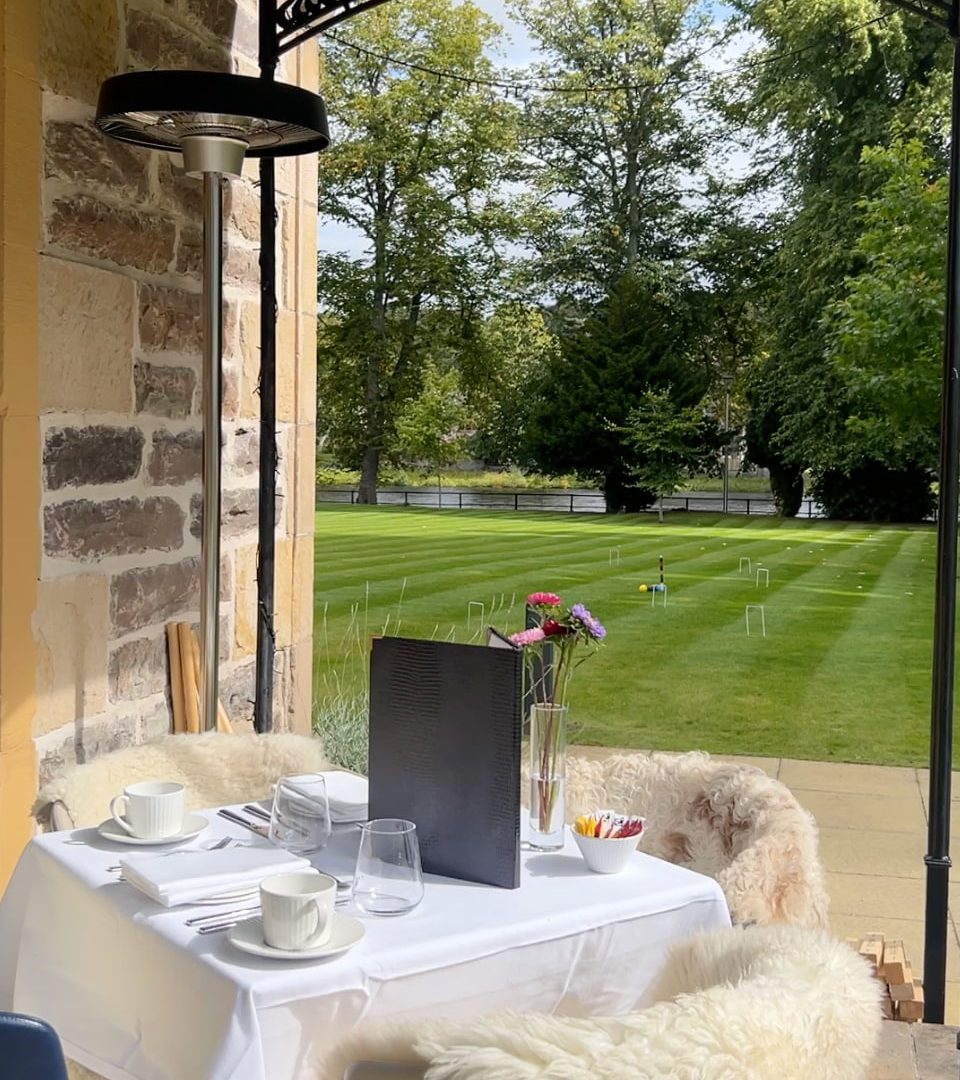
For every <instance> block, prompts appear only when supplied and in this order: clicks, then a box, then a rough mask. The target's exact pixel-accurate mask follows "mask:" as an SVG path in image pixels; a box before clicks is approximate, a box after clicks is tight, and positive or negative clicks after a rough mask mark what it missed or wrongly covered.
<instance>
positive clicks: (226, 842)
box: [107, 836, 240, 874]
mask: <svg viewBox="0 0 960 1080" xmlns="http://www.w3.org/2000/svg"><path fill="white" fill-rule="evenodd" d="M234 840H235V837H233V836H222V837H221V838H220V839H219V840H216V841H214V843H212V844H209V845H207V846H206V847H203V846H201V847H200V849H199V850H201V851H219V850H220V849H221V848H225V847H229V846H230V844H232V843H234ZM236 843H237V844H239V843H240V841H239V840H237V841H236ZM179 854H180V852H179V851H165V852H164V853H163V854H162V855H158V856H157V858H158V859H166V858H168V857H169V856H170V855H179ZM119 870H120V864H119V863H117V865H116V866H108V867H107V871H108V873H112V874H115V873H117V872H118V871H119Z"/></svg>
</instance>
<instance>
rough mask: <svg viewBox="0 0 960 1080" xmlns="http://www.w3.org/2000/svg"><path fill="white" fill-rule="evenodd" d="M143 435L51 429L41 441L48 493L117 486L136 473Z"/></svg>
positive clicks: (96, 428) (101, 428)
mask: <svg viewBox="0 0 960 1080" xmlns="http://www.w3.org/2000/svg"><path fill="white" fill-rule="evenodd" d="M142 458H143V432H142V431H141V430H140V429H139V428H133V427H108V426H106V425H102V424H94V425H92V426H90V427H62V428H51V429H50V430H49V431H48V432H47V435H46V438H45V439H44V445H43V470H44V483H45V485H46V488H47V490H48V491H57V490H59V489H60V488H63V487H71V486H72V487H80V486H82V485H84V484H117V483H120V482H122V481H124V480H131V479H133V477H135V476H136V475H137V473H139V472H140V464H141V461H142Z"/></svg>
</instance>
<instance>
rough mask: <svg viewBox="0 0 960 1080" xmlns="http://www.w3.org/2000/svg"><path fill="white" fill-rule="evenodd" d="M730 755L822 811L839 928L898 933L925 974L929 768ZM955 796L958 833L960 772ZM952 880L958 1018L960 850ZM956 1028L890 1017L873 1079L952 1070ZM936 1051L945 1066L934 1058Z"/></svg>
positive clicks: (824, 852)
mask: <svg viewBox="0 0 960 1080" xmlns="http://www.w3.org/2000/svg"><path fill="white" fill-rule="evenodd" d="M574 752H575V753H577V754H581V755H583V756H585V757H598V758H599V757H606V756H608V755H610V754H612V753H618V752H619V753H622V752H623V751H614V750H608V749H607V748H601V747H576V748H574ZM724 760H728V761H740V762H743V763H744V764H748V765H756V766H758V767H759V768H761V769H763V770H764V771H765V772H767V773H769V775H770V776H773V777H776V778H777V779H779V780H781V781H782V782H783V783H784V784H786V785H787V787H789V788H790V790H791V791H792V792H793V793H794V795H796V797H797V798H798V799H799V800H800V802H801V803H802V804H803V805H804V806H805V807H806V808H807V809H808V810H809V811H810V812H811V813H812V814H813V816H814V817H815V818H816V820H817V825H818V827H819V830H820V857H821V859H822V861H823V866H824V869H825V870H826V874H827V888H828V890H829V892H830V925H831V928H832V929H833V931H834V933H836V934H837V936H838V937H844V938H846V937H861V936H862V935H864V934H866V933H868V932H870V931H873V930H876V931H880V932H882V933H883V934H885V935H886V936H887V937H892V938H899V939H901V940H902V941H903V943H904V948H905V950H906V953H907V957H908V958H909V960H910V961H911V963H912V964H913V969H914V974H915V975H916V976H917V978H921V979H922V978H923V912H924V889H925V876H924V873H925V867H924V865H923V856H924V853H925V849H926V839H927V804H926V801H927V787H928V770H926V769H914V768H905V767H895V766H883V765H849V764H844V763H837V762H823V761H793V760H791V759H789V758H764V757H733V758H731V757H725V758H724ZM952 796H953V801H952V806H951V832H952V834H953V835H958V833H957V830H958V829H960V773H958V772H955V773H954V774H953V786H952ZM950 884H951V893H952V895H953V896H954V904H953V905H952V906H951V909H950V926H949V936H948V941H947V995H946V1016H945V1021H946V1023H947V1024H948V1025H960V934H958V919H960V860H958V864H957V865H955V866H954V867H953V869H952V870H951V874H950ZM955 1038H956V1036H955V1033H954V1032H950V1031H948V1030H947V1029H945V1028H934V1027H924V1026H923V1025H919V1024H904V1023H888V1024H884V1043H883V1050H882V1053H881V1054H880V1055H879V1057H878V1066H877V1068H876V1070H875V1071H874V1072H873V1073H872V1074H871V1080H914V1078H915V1077H919V1078H921V1080H940V1078H941V1077H944V1078H946V1077H949V1078H950V1080H956V1078H957V1075H958V1065H960V1056H958V1054H957V1051H956V1048H955ZM938 1060H939V1061H940V1062H942V1065H941V1066H936V1065H935V1064H934V1062H935V1061H938ZM880 1062H882V1064H880ZM911 1062H912V1063H913V1064H912V1065H911ZM921 1070H922V1071H921Z"/></svg>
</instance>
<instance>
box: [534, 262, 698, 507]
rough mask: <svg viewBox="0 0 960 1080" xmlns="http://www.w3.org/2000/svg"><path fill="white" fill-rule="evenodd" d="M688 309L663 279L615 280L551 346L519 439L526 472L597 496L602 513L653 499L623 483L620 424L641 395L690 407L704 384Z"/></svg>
mask: <svg viewBox="0 0 960 1080" xmlns="http://www.w3.org/2000/svg"><path fill="white" fill-rule="evenodd" d="M695 310H696V304H695V303H694V302H693V301H692V300H691V299H690V297H689V296H688V295H687V293H686V292H685V291H684V290H683V289H682V288H681V287H680V286H679V285H678V284H677V283H676V282H673V281H670V280H669V279H660V280H657V279H654V278H652V277H651V276H650V275H643V276H640V275H638V274H628V275H625V276H624V277H623V278H622V279H621V280H620V281H619V282H618V283H617V285H616V287H615V288H614V289H613V291H612V292H611V293H610V295H609V296H608V297H607V298H606V299H605V300H604V301H603V302H601V303H600V304H598V305H597V307H596V308H595V310H594V312H593V314H592V315H591V316H590V318H589V319H587V320H586V322H585V323H584V324H583V325H582V326H581V327H580V328H579V329H578V330H576V331H574V332H572V333H570V334H568V335H567V336H566V337H564V339H563V340H562V341H561V343H560V349H559V353H558V355H557V357H556V359H555V360H554V361H553V362H552V363H551V364H549V365H548V367H547V369H546V371H545V373H544V379H543V385H542V386H541V387H540V390H539V393H538V395H537V399H536V402H535V404H534V405H533V408H532V410H531V415H530V419H529V426H528V431H527V446H526V462H527V464H530V465H533V466H534V467H536V468H537V469H539V470H540V471H541V472H545V473H548V474H554V475H557V474H559V473H568V472H569V473H574V474H576V475H577V476H578V477H579V478H580V480H581V481H582V482H584V483H588V484H592V485H595V486H597V487H600V488H602V490H603V494H604V497H605V499H606V503H607V510H608V512H614V511H617V510H641V509H643V508H644V507H645V506H649V505H650V503H651V502H652V501H653V499H654V495H653V494H652V492H651V491H650V489H649V488H638V487H637V485H636V483H635V481H634V480H633V477H632V470H633V466H634V460H633V454H632V450H631V448H630V445H629V443H628V442H627V440H626V436H625V435H624V430H623V429H624V425H625V423H626V421H627V417H628V416H629V415H630V413H631V411H632V410H633V409H634V408H636V406H637V405H639V404H640V402H641V401H643V399H644V396H645V395H646V394H647V392H648V391H650V390H663V391H669V396H670V399H671V401H672V402H673V403H674V404H675V405H676V406H677V407H679V408H683V407H689V406H692V405H695V404H696V403H697V402H699V401H700V399H701V398H702V397H703V394H704V391H705V390H706V388H707V385H708V383H709V374H708V371H707V367H706V364H705V363H704V362H703V361H702V359H701V358H699V357H698V356H697V355H696V352H695V350H694V348H693V347H692V346H691V342H692V341H695V339H696V334H697V323H696V318H695V314H694V313H695Z"/></svg>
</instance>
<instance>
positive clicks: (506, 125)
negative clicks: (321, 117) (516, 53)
mask: <svg viewBox="0 0 960 1080" xmlns="http://www.w3.org/2000/svg"><path fill="white" fill-rule="evenodd" d="M495 31H496V27H495V24H494V23H493V22H492V21H491V20H490V19H489V18H487V16H486V15H484V14H483V13H482V12H481V11H480V10H479V9H478V8H477V7H475V6H474V5H473V4H471V3H469V2H464V3H459V4H456V5H454V4H453V3H452V2H450V0H409V2H405V3H403V4H387V5H384V6H383V7H380V8H377V9H376V10H374V11H370V12H368V13H367V14H366V15H365V16H364V18H363V19H358V20H356V21H355V22H352V23H350V24H349V26H345V27H342V28H341V29H340V30H339V31H338V36H340V37H343V38H344V39H346V40H349V41H351V42H353V43H355V44H357V45H359V46H361V48H364V49H366V50H367V51H365V52H358V51H356V50H353V49H350V48H347V47H344V46H342V45H338V44H336V43H334V42H330V41H327V42H325V51H324V65H323V72H322V79H321V82H322V86H321V89H322V90H323V92H324V94H325V96H326V100H327V106H328V108H329V110H330V112H331V115H332V117H333V119H334V127H335V134H336V137H335V139H334V142H333V144H332V145H331V147H330V149H329V150H328V151H327V152H325V153H324V154H322V155H321V157H320V185H319V209H320V214H321V217H322V218H327V219H329V220H332V221H336V222H340V223H343V224H346V225H349V226H351V227H352V228H354V229H357V230H359V231H360V232H361V233H362V234H363V236H364V237H365V239H366V241H367V243H368V245H369V247H368V254H367V255H366V256H365V257H363V258H361V259H358V260H351V259H349V258H348V257H347V256H346V255H343V254H337V253H333V254H324V255H322V256H321V258H320V260H319V268H318V270H319V293H320V301H321V304H322V305H323V306H324V307H325V308H326V310H327V312H328V317H327V318H325V319H324V320H323V321H322V323H321V333H320V339H319V354H318V397H319V403H318V412H319V416H320V417H321V423H322V424H323V425H324V427H325V429H326V430H327V431H328V433H329V434H330V436H331V443H332V446H333V448H334V450H335V451H336V454H337V457H338V459H339V460H340V462H341V463H342V464H345V465H352V466H356V467H359V468H360V469H361V499H362V500H364V501H375V499H376V485H377V479H378V474H379V468H380V463H381V460H383V459H384V458H390V457H391V455H393V454H394V453H395V451H396V430H395V429H396V422H397V417H398V416H399V415H400V413H401V412H402V411H403V409H404V407H405V406H406V405H407V404H409V402H411V401H412V400H414V399H415V398H416V397H417V395H418V394H419V392H420V388H421V381H422V372H423V368H424V364H425V362H426V361H427V360H428V359H429V358H433V359H437V358H438V357H440V356H443V355H444V354H445V353H446V352H449V351H453V352H456V351H457V350H458V349H459V348H461V347H462V342H463V340H464V337H465V336H467V337H469V326H470V324H471V323H472V322H475V321H476V320H477V319H478V313H479V312H480V310H481V307H482V304H483V303H484V300H485V297H486V296H487V295H488V294H489V292H490V290H491V289H492V288H493V287H494V286H495V284H496V283H497V281H498V275H499V271H500V268H501V264H502V256H501V255H500V253H499V252H498V249H497V244H498V242H499V241H500V240H501V239H502V238H503V237H504V236H505V235H510V232H511V229H512V228H513V226H512V218H511V216H510V214H509V211H508V205H507V200H506V197H505V196H504V195H503V189H504V180H505V176H506V175H507V172H508V169H507V166H506V164H505V162H506V161H507V159H508V158H509V156H510V153H511V151H512V148H513V147H514V146H515V141H516V140H515V123H514V119H515V113H516V110H515V108H514V107H513V106H512V105H508V104H506V103H505V102H504V101H502V100H501V99H500V98H499V97H498V96H497V95H495V94H493V93H491V92H490V91H489V89H483V88H479V87H478V85H477V84H474V83H471V82H470V79H471V77H473V78H483V77H486V76H489V75H490V73H491V68H490V62H489V60H487V58H486V56H485V49H486V48H487V46H489V45H490V44H491V43H492V40H493V36H494V33H495ZM385 54H386V55H390V56H393V57H396V58H398V59H400V60H404V61H407V62H408V63H410V64H420V65H426V66H429V67H433V68H436V69H440V70H445V71H450V72H455V73H457V74H459V75H461V76H462V77H463V81H462V82H458V81H455V80H452V79H447V80H443V81H442V82H441V83H439V84H437V83H434V82H432V81H431V82H429V83H428V82H426V81H425V80H424V79H423V78H422V76H421V75H420V74H419V73H417V72H416V71H414V70H412V69H410V68H404V67H400V66H397V65H393V64H391V63H389V62H388V61H386V60H383V59H381V58H380V57H381V56H382V55H385Z"/></svg>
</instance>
